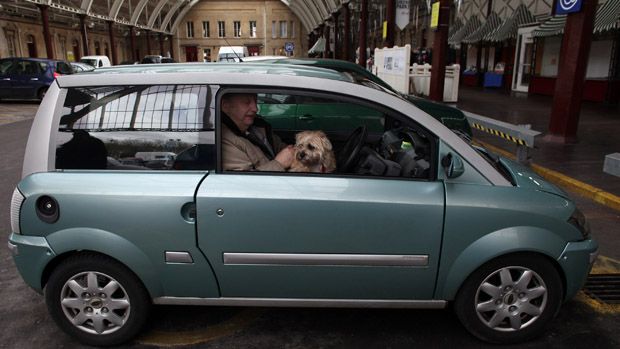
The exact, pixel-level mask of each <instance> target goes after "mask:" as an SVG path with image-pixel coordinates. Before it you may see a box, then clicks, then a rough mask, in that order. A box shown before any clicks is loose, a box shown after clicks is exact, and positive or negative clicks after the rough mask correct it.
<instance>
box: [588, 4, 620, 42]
mask: <svg viewBox="0 0 620 349" xmlns="http://www.w3.org/2000/svg"><path fill="white" fill-rule="evenodd" d="M618 21H620V0H607V1H605V3H604V4H603V5H601V7H599V8H598V10H596V18H595V19H594V34H596V33H602V32H605V31H607V30H612V29H616V28H619V27H620V25H619V23H618Z"/></svg>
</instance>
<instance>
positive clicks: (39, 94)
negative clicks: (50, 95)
mask: <svg viewBox="0 0 620 349" xmlns="http://www.w3.org/2000/svg"><path fill="white" fill-rule="evenodd" d="M46 93H47V87H41V88H40V89H39V91H38V92H37V98H38V99H39V100H40V101H42V100H43V97H45V94H46Z"/></svg>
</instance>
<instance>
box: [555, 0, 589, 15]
mask: <svg viewBox="0 0 620 349" xmlns="http://www.w3.org/2000/svg"><path fill="white" fill-rule="evenodd" d="M582 2H583V0H558V2H557V5H556V6H555V14H556V15H563V14H567V13H574V12H579V11H581V3H582Z"/></svg>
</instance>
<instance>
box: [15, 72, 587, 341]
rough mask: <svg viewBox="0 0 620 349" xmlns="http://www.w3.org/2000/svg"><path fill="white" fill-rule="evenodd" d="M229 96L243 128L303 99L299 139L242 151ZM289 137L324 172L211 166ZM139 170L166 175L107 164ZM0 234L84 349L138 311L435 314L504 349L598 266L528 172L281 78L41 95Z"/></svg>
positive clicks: (117, 75) (581, 234) (573, 223)
mask: <svg viewBox="0 0 620 349" xmlns="http://www.w3.org/2000/svg"><path fill="white" fill-rule="evenodd" d="M231 95H236V96H235V97H239V96H238V95H241V97H242V98H239V100H243V101H246V102H248V103H247V110H249V112H247V113H246V112H245V111H244V112H243V113H241V114H235V115H236V116H241V117H242V118H241V119H239V120H246V117H247V118H249V119H248V120H250V121H252V122H253V125H254V126H256V125H258V124H257V123H258V122H259V120H261V119H257V115H256V111H258V113H260V109H261V106H260V105H256V100H257V96H258V97H259V96H263V97H265V96H271V97H272V98H276V97H277V98H280V99H282V100H304V101H305V102H304V103H305V104H304V105H312V106H313V110H314V111H313V115H312V120H308V119H309V117H308V116H307V115H304V114H303V113H302V114H299V113H281V120H280V121H281V122H282V124H283V125H287V126H286V127H282V128H279V127H273V128H272V131H273V134H272V136H273V137H271V136H268V137H267V138H266V139H263V140H260V139H259V138H258V136H256V135H254V138H255V139H254V140H251V139H250V136H249V134H247V133H243V132H241V131H239V132H237V133H232V132H233V128H231V127H232V126H231V121H230V119H229V118H228V116H226V114H225V112H224V109H226V110H228V111H231V110H232V109H233V107H232V104H230V103H232V102H230V101H231V100H234V98H232V97H231ZM229 97H230V98H229ZM263 99H264V98H263ZM278 107H279V105H278V104H277V103H273V104H272V105H271V106H270V108H271V112H272V113H274V114H275V112H276V109H277V108H278ZM240 110H246V109H240ZM351 111H355V113H352V112H351ZM235 113H236V112H235ZM236 116H235V117H236ZM299 117H304V118H305V119H306V120H305V124H304V123H298V122H296V121H297V120H294V119H296V118H299ZM227 118H228V119H227ZM286 118H291V120H286ZM261 122H262V123H263V126H264V127H265V129H267V128H268V125H267V124H266V122H268V120H265V119H262V121H261ZM306 124H307V125H310V124H312V126H315V127H313V129H319V130H321V129H322V128H323V127H322V126H321V125H331V126H332V127H330V128H329V129H322V131H323V132H324V135H325V136H326V138H327V139H328V140H329V142H330V145H329V146H328V145H326V144H327V142H325V139H324V138H322V141H321V142H322V143H320V144H319V143H313V142H312V141H309V142H308V145H307V150H308V151H311V152H312V153H311V155H312V156H310V155H308V157H309V158H313V157H314V155H315V154H318V155H321V154H322V153H320V152H324V151H333V152H334V153H335V159H336V161H335V162H336V166H335V169H333V170H330V171H323V170H319V171H316V172H313V170H300V171H296V172H293V171H282V170H277V169H276V167H272V168H271V169H270V170H269V171H259V169H264V168H263V167H260V166H256V167H253V166H254V163H249V164H247V171H237V170H230V167H228V164H230V163H231V162H233V160H234V161H236V164H239V163H242V162H243V160H239V156H237V155H239V154H237V155H235V157H233V156H232V155H231V154H233V153H232V152H231V148H230V146H231V144H233V143H232V142H236V141H235V139H236V140H240V139H242V138H243V137H248V138H247V141H249V142H262V143H253V144H257V145H256V147H258V148H261V149H262V148H265V147H267V143H270V144H271V145H272V146H273V145H275V144H276V139H279V140H280V142H279V143H280V144H283V143H286V144H291V145H292V144H294V143H296V138H297V134H298V133H299V132H301V131H305V130H304V129H300V127H305V126H299V125H306ZM248 125H249V124H248ZM270 135H271V133H270ZM234 137H237V138H234ZM231 139H232V140H231ZM244 142H245V141H244ZM242 143H243V142H242ZM243 144H246V143H243ZM261 144H262V145H261ZM298 145H299V144H298ZM298 145H297V146H298ZM310 145H312V147H310ZM297 146H296V147H297ZM258 148H256V149H258ZM251 149H254V147H251ZM288 149H290V148H288ZM297 149H302V150H303V149H306V146H304V147H297ZM256 151H257V152H258V151H260V150H256ZM304 151H305V150H304ZM267 153H268V151H265V153H264V154H263V155H264V156H265V157H268V155H266V154H267ZM145 154H147V155H148V154H151V155H152V154H167V155H169V157H168V158H167V159H168V160H169V162H170V163H169V164H167V165H166V166H162V165H161V164H159V165H157V166H156V165H155V164H152V161H143V162H132V163H131V165H125V164H124V162H125V161H135V159H138V158H140V157H141V156H142V159H143V160H147V159H146V157H147V156H146V155H145ZM272 156H273V155H272ZM295 156H296V157H297V156H298V155H295ZM320 158H321V157H320V156H317V159H320ZM269 161H278V159H277V156H276V159H273V160H269ZM242 165H243V164H242ZM309 168H310V167H309ZM11 229H12V234H11V235H10V237H9V248H10V249H11V251H12V255H13V258H14V261H15V264H16V266H17V268H18V270H19V272H20V274H21V276H22V277H23V279H24V281H25V282H26V283H27V284H28V285H29V286H31V287H32V288H33V289H35V290H36V291H37V292H40V293H42V294H44V295H45V300H46V303H47V307H48V310H49V313H50V315H51V317H52V318H53V319H54V321H55V322H56V323H57V324H58V326H59V328H61V329H62V330H63V331H65V332H66V333H68V334H70V335H71V336H73V337H75V338H76V339H77V340H79V341H81V342H83V343H85V344H88V345H96V346H100V345H114V344H119V343H123V342H125V341H128V340H131V339H132V338H133V337H135V336H136V335H137V334H138V333H139V332H140V330H141V329H142V327H143V325H144V324H145V323H146V322H147V320H148V318H149V309H150V307H151V306H152V305H153V304H169V305H203V306H269V307H273V306H288V307H300V306H302V307H370V308H424V309H441V308H445V307H446V306H448V305H450V304H451V305H453V308H454V310H455V312H456V314H457V316H458V318H459V319H460V320H461V322H462V323H463V325H464V326H465V327H466V328H467V329H468V330H469V331H470V332H471V333H472V334H473V335H474V336H476V337H478V338H480V339H482V340H484V341H488V342H493V343H517V342H522V341H526V340H528V339H531V338H533V337H535V336H538V335H540V334H541V333H543V331H544V329H545V326H546V325H548V324H549V323H550V322H551V321H552V320H553V318H554V317H555V315H556V314H557V312H558V311H559V309H560V306H561V305H562V303H563V302H565V301H567V300H569V299H571V298H572V297H574V296H575V295H576V294H577V292H578V291H579V290H580V289H581V287H582V286H583V284H584V282H585V280H586V277H587V275H588V273H589V272H590V269H591V267H592V263H593V262H594V260H595V258H596V256H597V251H598V245H597V242H596V241H595V240H593V239H592V238H591V236H590V230H589V227H588V224H587V221H586V220H585V217H584V216H583V215H582V214H581V212H580V211H579V210H578V209H577V208H576V207H575V204H574V202H573V201H572V200H571V199H570V198H569V197H568V196H567V195H566V193H564V192H563V191H562V190H560V189H558V188H557V187H555V186H554V185H552V184H550V183H549V182H547V181H546V180H544V179H543V178H541V177H540V176H538V175H536V174H535V173H534V172H533V171H532V170H531V169H530V168H527V167H523V166H521V165H519V164H517V163H515V162H512V161H510V160H508V159H505V158H501V157H497V156H495V155H493V154H491V153H489V152H487V151H486V150H485V149H483V148H478V147H474V146H472V145H471V144H470V143H469V142H468V141H467V139H463V138H461V137H459V136H458V135H457V134H456V133H454V132H452V131H451V130H450V129H449V128H448V127H446V125H444V124H442V123H441V122H440V121H438V120H437V119H436V118H434V117H432V116H430V115H428V114H427V113H425V112H424V111H422V110H420V109H419V108H418V107H416V106H415V105H414V104H412V103H410V102H409V101H407V100H406V99H404V98H402V97H401V96H399V95H397V94H394V93H389V92H386V91H385V90H383V89H376V88H372V87H368V86H363V85H360V84H356V83H354V82H353V81H351V80H350V76H348V75H347V74H343V73H340V72H337V71H334V70H331V69H323V68H318V67H305V66H299V65H298V66H292V65H291V66H289V65H284V64H250V63H247V64H235V63H230V64H228V63H217V64H215V63H214V64H165V65H157V66H155V65H133V66H124V67H112V68H102V69H97V70H95V71H93V72H91V73H89V74H75V75H71V76H61V77H59V78H58V79H57V80H56V81H55V82H53V83H52V85H51V86H50V89H49V91H48V92H47V95H46V96H45V98H44V100H43V102H42V103H41V105H40V107H39V110H38V112H37V115H36V117H35V120H34V122H33V125H32V130H31V132H30V138H29V140H28V145H27V148H26V154H25V158H24V167H23V177H22V180H21V181H20V182H19V184H18V185H17V188H16V189H15V190H14V193H13V197H12V201H11ZM411 335H412V336H415V335H416V333H415V329H412V334H411Z"/></svg>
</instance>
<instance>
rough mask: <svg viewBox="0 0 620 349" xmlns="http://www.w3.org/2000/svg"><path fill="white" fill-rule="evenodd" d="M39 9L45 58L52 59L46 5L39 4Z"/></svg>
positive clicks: (52, 49) (52, 50) (52, 53)
mask: <svg viewBox="0 0 620 349" xmlns="http://www.w3.org/2000/svg"><path fill="white" fill-rule="evenodd" d="M39 9H40V10H41V18H42V19H43V39H44V40H45V51H46V53H47V58H49V59H54V48H53V47H52V35H51V34H50V22H49V13H48V6H46V5H39Z"/></svg>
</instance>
